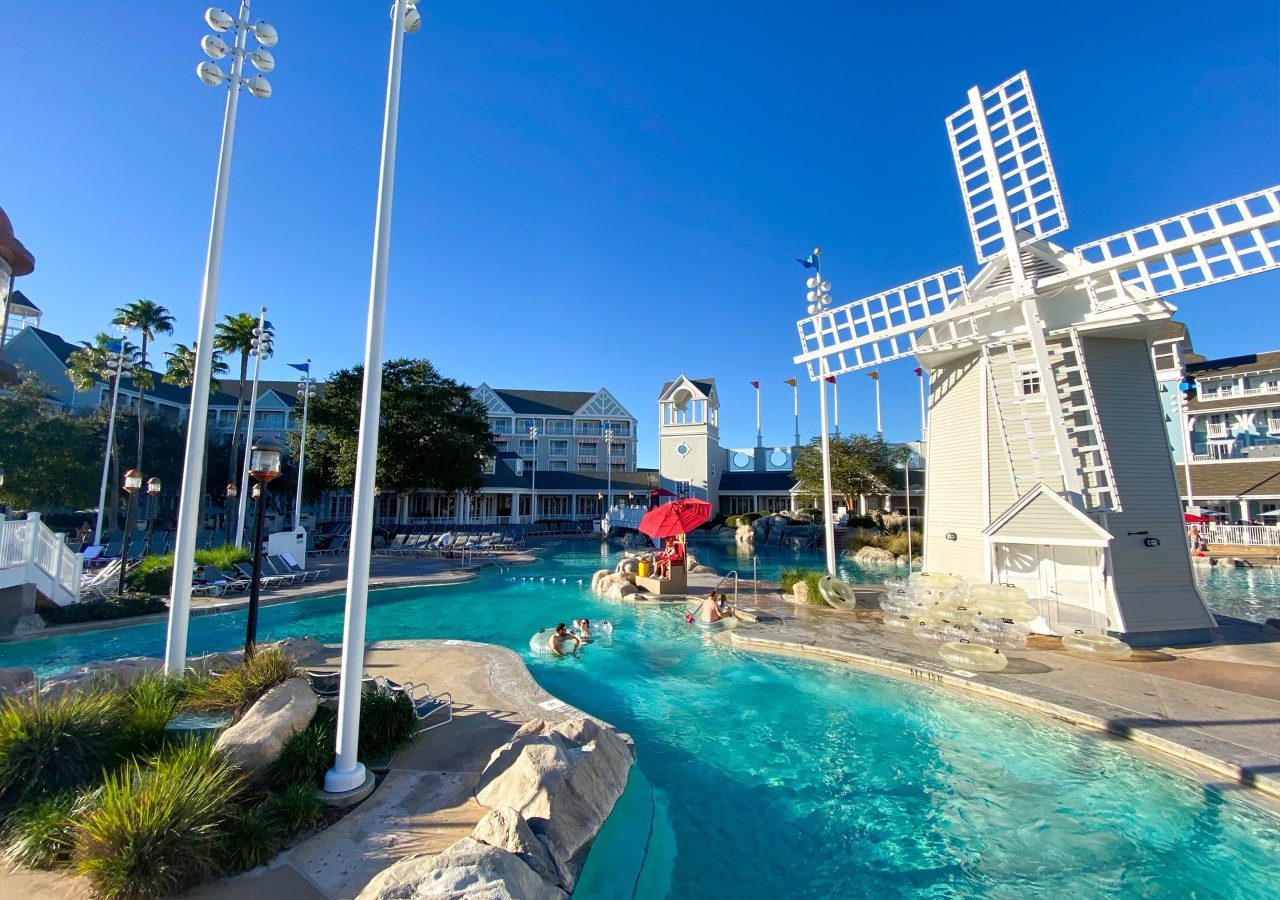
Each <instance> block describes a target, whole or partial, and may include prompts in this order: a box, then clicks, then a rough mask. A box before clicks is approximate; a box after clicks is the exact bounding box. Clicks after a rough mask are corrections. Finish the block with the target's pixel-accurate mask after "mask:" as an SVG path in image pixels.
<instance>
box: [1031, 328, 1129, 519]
mask: <svg viewBox="0 0 1280 900" xmlns="http://www.w3.org/2000/svg"><path fill="white" fill-rule="evenodd" d="M1048 348H1049V358H1050V359H1051V360H1052V362H1053V365H1052V369H1053V380H1054V388H1055V390H1056V391H1057V396H1058V401H1059V403H1060V404H1061V407H1062V417H1063V421H1064V422H1065V423H1066V426H1067V436H1068V438H1069V439H1070V441H1071V449H1072V462H1073V464H1074V465H1075V467H1076V471H1077V472H1078V473H1079V475H1080V482H1081V485H1082V486H1083V489H1084V490H1083V493H1084V505H1085V511H1086V512H1119V511H1120V496H1119V494H1117V492H1116V488H1115V475H1114V473H1113V472H1112V469H1111V456H1110V454H1108V452H1107V442H1106V440H1105V439H1104V438H1103V436H1102V429H1101V428H1099V427H1098V407H1097V404H1096V403H1095V402H1094V398H1093V387H1092V386H1091V385H1090V384H1089V372H1088V368H1087V367H1086V366H1085V365H1084V362H1083V356H1082V354H1081V352H1080V335H1079V333H1078V332H1077V331H1076V329H1074V328H1072V329H1070V330H1069V331H1068V332H1067V335H1066V337H1063V338H1058V339H1057V340H1054V341H1051V342H1050V343H1049V345H1048Z"/></svg>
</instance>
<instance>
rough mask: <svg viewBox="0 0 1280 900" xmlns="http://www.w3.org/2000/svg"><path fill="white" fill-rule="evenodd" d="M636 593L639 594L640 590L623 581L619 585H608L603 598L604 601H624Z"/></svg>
mask: <svg viewBox="0 0 1280 900" xmlns="http://www.w3.org/2000/svg"><path fill="white" fill-rule="evenodd" d="M638 593H640V588H638V587H636V586H635V585H634V584H632V583H630V582H628V581H624V582H621V583H620V584H611V585H609V587H608V589H606V590H605V592H604V595H603V596H604V598H605V599H606V600H625V599H627V598H628V597H630V596H632V595H633V594H638Z"/></svg>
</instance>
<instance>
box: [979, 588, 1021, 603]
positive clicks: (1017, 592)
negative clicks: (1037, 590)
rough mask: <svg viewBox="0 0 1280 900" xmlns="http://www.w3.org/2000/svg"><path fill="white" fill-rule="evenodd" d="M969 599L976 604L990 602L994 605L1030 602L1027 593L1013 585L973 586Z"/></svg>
mask: <svg viewBox="0 0 1280 900" xmlns="http://www.w3.org/2000/svg"><path fill="white" fill-rule="evenodd" d="M969 599H971V600H973V601H974V602H975V603H981V602H983V601H990V602H991V603H994V604H1002V603H1003V604H1013V603H1026V602H1028V598H1027V592H1026V591H1024V590H1023V589H1022V588H1020V587H1014V586H1013V585H1011V584H971V585H969Z"/></svg>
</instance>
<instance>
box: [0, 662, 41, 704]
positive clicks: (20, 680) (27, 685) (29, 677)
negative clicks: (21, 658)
mask: <svg viewBox="0 0 1280 900" xmlns="http://www.w3.org/2000/svg"><path fill="white" fill-rule="evenodd" d="M35 683H36V673H35V672H33V671H31V670H30V669H28V668H25V667H23V666H14V667H11V668H5V669H0V697H5V696H13V695H16V694H25V693H26V692H27V691H28V690H30V689H31V688H32V687H33V686H34V685H35Z"/></svg>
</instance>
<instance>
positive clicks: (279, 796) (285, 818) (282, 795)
mask: <svg viewBox="0 0 1280 900" xmlns="http://www.w3.org/2000/svg"><path fill="white" fill-rule="evenodd" d="M329 751H330V753H332V752H333V744H332V742H330V744H329ZM319 777H320V776H319V775H317V776H314V777H313V778H312V779H311V780H310V782H308V783H299V784H291V785H289V786H288V787H286V788H284V789H283V790H281V791H279V792H278V793H275V794H272V795H271V796H270V797H268V798H267V799H266V801H265V802H264V803H263V804H262V806H260V807H259V809H261V810H262V811H263V813H265V814H266V816H267V817H268V818H269V819H270V820H271V821H272V822H273V823H274V824H275V827H276V828H278V829H279V830H280V831H281V832H285V833H290V834H291V833H293V832H295V831H301V830H302V829H304V828H311V827H312V826H314V825H316V824H317V823H319V821H320V820H321V819H323V818H324V814H325V805H324V804H323V803H321V802H320V798H319V797H318V796H316V786H315V783H316V782H318V780H319Z"/></svg>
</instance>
